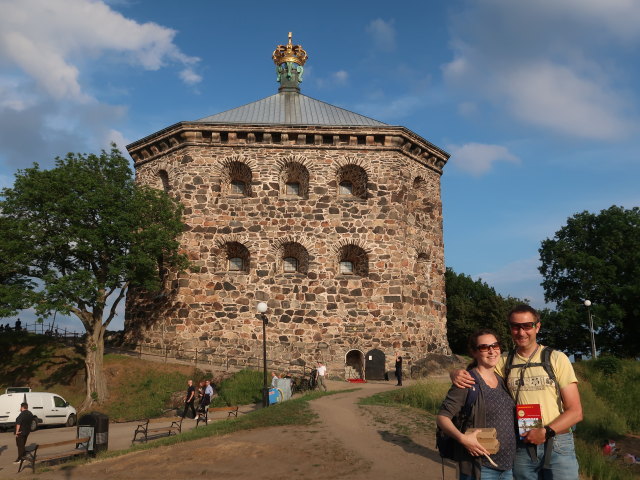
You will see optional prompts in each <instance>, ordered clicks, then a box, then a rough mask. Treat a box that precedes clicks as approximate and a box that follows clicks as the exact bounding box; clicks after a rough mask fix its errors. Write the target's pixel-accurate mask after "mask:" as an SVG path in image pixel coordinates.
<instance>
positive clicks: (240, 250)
mask: <svg viewBox="0 0 640 480" xmlns="http://www.w3.org/2000/svg"><path fill="white" fill-rule="evenodd" d="M224 256H225V259H226V269H227V271H229V272H235V273H248V272H249V260H250V257H249V250H248V249H247V247H245V246H244V245H242V244H241V243H239V242H229V243H226V244H225V245H224Z"/></svg>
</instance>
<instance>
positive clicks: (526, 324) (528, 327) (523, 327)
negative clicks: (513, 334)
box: [509, 322, 538, 332]
mask: <svg viewBox="0 0 640 480" xmlns="http://www.w3.org/2000/svg"><path fill="white" fill-rule="evenodd" d="M537 324H538V322H522V323H514V322H509V327H511V330H514V331H518V329H521V330H524V331H525V332H528V331H529V330H531V329H532V328H533V327H535V326H536V325H537Z"/></svg>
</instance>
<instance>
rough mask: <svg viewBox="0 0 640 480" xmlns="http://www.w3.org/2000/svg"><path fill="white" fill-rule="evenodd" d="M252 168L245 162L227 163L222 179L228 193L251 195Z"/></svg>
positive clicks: (242, 195) (237, 195) (240, 195)
mask: <svg viewBox="0 0 640 480" xmlns="http://www.w3.org/2000/svg"><path fill="white" fill-rule="evenodd" d="M252 179H253V174H252V172H251V168H250V167H249V166H248V165H247V164H246V163H244V162H239V161H232V162H229V163H227V164H226V165H225V172H224V176H223V179H222V184H223V188H224V189H225V190H226V192H227V194H228V195H230V196H234V197H251V196H252V189H251V181H252Z"/></svg>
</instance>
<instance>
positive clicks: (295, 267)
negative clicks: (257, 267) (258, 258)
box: [278, 242, 309, 275]
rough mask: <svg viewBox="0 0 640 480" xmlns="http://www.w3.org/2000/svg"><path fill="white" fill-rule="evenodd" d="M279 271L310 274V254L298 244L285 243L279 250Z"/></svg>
mask: <svg viewBox="0 0 640 480" xmlns="http://www.w3.org/2000/svg"><path fill="white" fill-rule="evenodd" d="M278 263H279V264H278V270H279V272H280V273H301V274H303V275H306V274H307V273H308V272H309V252H308V251H307V249H306V248H305V247H304V246H303V245H301V244H299V243H297V242H285V243H283V244H282V245H280V248H279V262H278Z"/></svg>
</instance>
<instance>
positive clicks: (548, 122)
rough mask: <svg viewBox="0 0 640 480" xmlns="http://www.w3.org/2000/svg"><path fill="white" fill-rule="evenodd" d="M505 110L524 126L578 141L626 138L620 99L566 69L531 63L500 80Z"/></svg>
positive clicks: (593, 82)
mask: <svg viewBox="0 0 640 480" xmlns="http://www.w3.org/2000/svg"><path fill="white" fill-rule="evenodd" d="M501 83H502V87H503V91H504V92H505V94H506V95H507V96H508V98H509V109H510V110H511V111H512V112H513V114H514V115H515V116H516V117H518V118H520V119H522V120H524V121H525V122H527V123H529V124H532V125H538V126H541V127H546V128H549V129H552V130H555V131H557V132H562V133H565V134H568V135H574V136H578V137H588V138H599V139H603V140H607V139H615V138H619V137H623V136H626V135H627V134H628V133H630V131H631V129H632V127H631V125H629V124H628V123H627V122H626V121H625V120H624V119H623V118H622V115H621V112H622V111H623V110H624V104H623V102H622V98H621V95H620V94H618V93H616V92H614V91H612V90H608V89H607V88H606V87H605V86H604V85H601V84H598V83H597V81H596V80H594V79H593V78H589V77H587V76H584V75H583V76H580V75H579V74H578V73H577V72H575V71H572V70H571V69H570V68H569V67H567V66H562V65H554V64H551V63H548V62H540V63H531V64H528V65H523V66H521V67H520V68H517V69H515V70H514V71H513V72H511V74H508V75H506V76H505V77H504V78H503V79H502V82H501Z"/></svg>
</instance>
